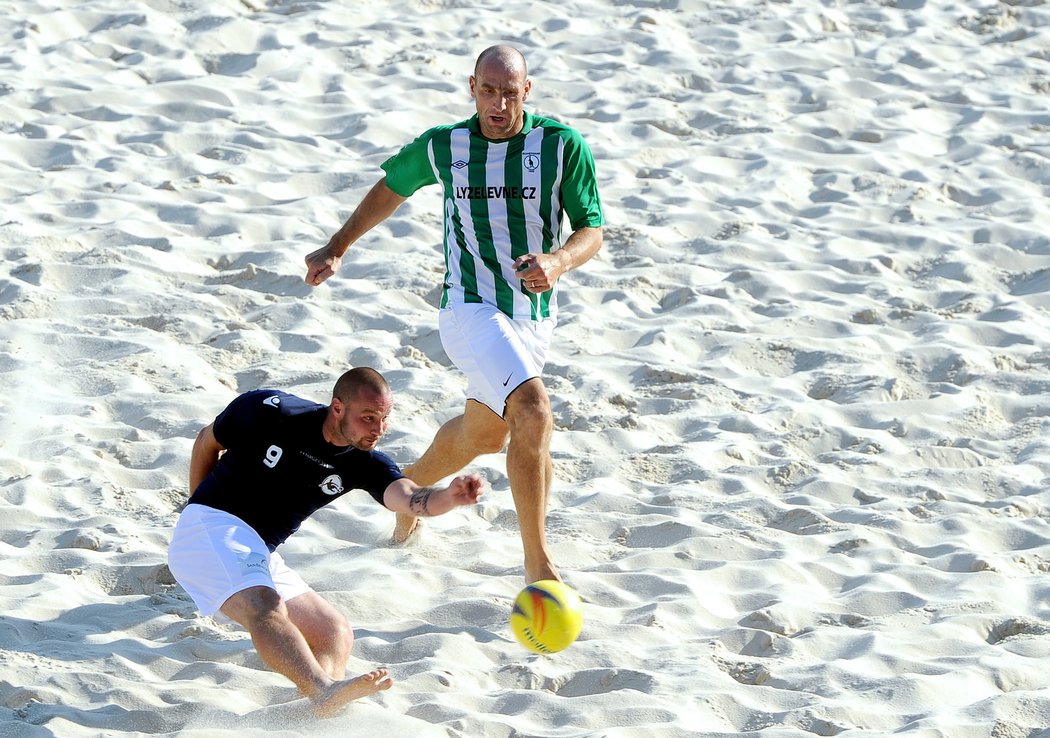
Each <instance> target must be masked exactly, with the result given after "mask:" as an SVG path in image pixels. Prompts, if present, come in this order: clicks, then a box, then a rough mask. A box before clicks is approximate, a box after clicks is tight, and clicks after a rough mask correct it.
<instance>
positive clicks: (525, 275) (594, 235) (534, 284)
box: [514, 226, 602, 294]
mask: <svg viewBox="0 0 1050 738" xmlns="http://www.w3.org/2000/svg"><path fill="white" fill-rule="evenodd" d="M601 247H602V228H601V226H593V227H592V226H586V227H584V228H578V229H577V230H575V231H573V232H572V234H570V236H569V238H568V239H566V241H565V243H564V244H562V247H561V248H560V249H558V250H557V251H555V252H553V253H550V254H525V255H524V256H520V257H518V259H517V260H516V261H515V262H514V269H515V270H516V271H517V276H518V279H520V280H522V281H523V282H524V283H525V288H526V289H527V290H529V292H535V293H537V294H539V293H541V292H546V291H547V290H549V289H551V288H552V287H553V286H554V283H555V282H557V281H558V280H559V279H560V278H561V276H562V275H563V274H565V273H566V272H569V271H572V270H573V269H575V268H576V267H578V266H580V265H582V264H585V263H586V262H587V261H589V260H590V259H591V257H593V256H594V255H595V254H597V253H598V251H599V250H601Z"/></svg>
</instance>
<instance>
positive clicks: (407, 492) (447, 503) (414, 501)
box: [383, 474, 484, 517]
mask: <svg viewBox="0 0 1050 738" xmlns="http://www.w3.org/2000/svg"><path fill="white" fill-rule="evenodd" d="M483 487H484V484H483V483H482V481H481V477H480V476H479V475H477V474H464V475H462V476H459V477H456V478H455V479H453V480H452V482H451V483H450V484H449V485H448V486H447V487H440V488H439V487H420V486H419V485H418V484H416V483H415V482H413V481H412V480H410V479H409V478H408V477H402V478H401V479H398V480H397V481H395V482H392V483H391V484H390V486H388V487H387V488H386V491H385V492H384V493H383V505H384V506H386V507H387V508H388V509H390V510H393V511H394V512H400V513H408V514H409V515H415V516H416V517H433V516H435V515H444V514H445V513H447V512H448V511H449V510H452V509H454V508H457V507H460V506H462V505H473V504H474V503H476V502H477V501H478V500H479V499H481V495H482V493H483Z"/></svg>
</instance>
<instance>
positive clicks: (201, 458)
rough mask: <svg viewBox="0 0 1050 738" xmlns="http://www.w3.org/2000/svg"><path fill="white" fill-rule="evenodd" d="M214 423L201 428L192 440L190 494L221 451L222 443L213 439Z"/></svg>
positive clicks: (212, 466) (206, 474)
mask: <svg viewBox="0 0 1050 738" xmlns="http://www.w3.org/2000/svg"><path fill="white" fill-rule="evenodd" d="M214 425H215V424H214V423H209V424H208V425H206V426H204V427H203V428H201V431H200V433H198V434H197V438H196V440H195V441H194V442H193V451H191V452H190V494H191V495H192V494H193V493H194V491H195V490H196V489H197V487H199V486H200V483H201V482H203V481H204V480H205V479H206V478H207V476H208V475H209V474H211V470H212V469H214V468H215V464H216V463H217V462H218V461H219V454H221V453H222V452H223V450H224V449H223V447H222V445H221V444H220V443H219V442H218V441H217V440H216V439H215V431H214Z"/></svg>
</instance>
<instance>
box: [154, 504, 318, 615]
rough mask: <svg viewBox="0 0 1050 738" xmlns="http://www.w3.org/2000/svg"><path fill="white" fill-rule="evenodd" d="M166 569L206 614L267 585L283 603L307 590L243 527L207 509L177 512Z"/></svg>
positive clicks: (231, 517) (234, 519)
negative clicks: (245, 592)
mask: <svg viewBox="0 0 1050 738" xmlns="http://www.w3.org/2000/svg"><path fill="white" fill-rule="evenodd" d="M168 568H169V569H171V573H172V575H173V576H174V577H175V581H177V582H178V583H179V584H181V585H182V588H183V589H185V590H186V592H187V593H188V594H189V596H190V597H192V598H193V602H194V603H195V604H196V605H197V609H198V610H200V611H201V614H202V615H208V616H211V615H215V613H217V612H218V611H219V608H220V607H222V606H223V603H225V602H226V600H228V599H229V598H230V597H231V596H232V595H234V594H236V593H238V592H240V591H241V590H244V589H247V588H248V587H260V586H261V587H269V588H270V589H273V590H276V591H277V594H279V595H280V596H281V598H282V599H284V600H285V601H287V600H290V599H292V598H293V597H297V596H298V595H301V594H304V593H306V592H309V591H311V589H310V586H309V585H308V584H307V583H306V582H304V581H303V578H302V577H300V576H299V575H298V574H296V573H295V572H294V571H292V570H291V569H290V568H288V565H287V564H285V563H284V559H282V558H281V555H280V554H279V553H277V552H276V551H273V552H271V551H270V550H269V549H268V548H267V547H266V544H265V543H263V539H262V538H260V537H259V534H258V533H256V532H255V530H254V529H253V528H251V527H250V526H249V525H248V524H247V523H245V522H244V521H243V520H241V519H240V518H238V517H237V516H236V515H230V514H229V513H227V512H223V511H222V510H216V509H215V508H211V507H207V506H206V505H187V506H186V509H185V510H183V511H182V514H181V515H180V516H179V521H178V522H177V523H176V524H175V530H174V531H173V533H172V535H171V547H170V548H169V549H168Z"/></svg>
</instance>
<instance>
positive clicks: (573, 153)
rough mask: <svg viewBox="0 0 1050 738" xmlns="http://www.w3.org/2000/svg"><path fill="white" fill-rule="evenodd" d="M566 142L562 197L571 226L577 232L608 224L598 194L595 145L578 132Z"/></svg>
mask: <svg viewBox="0 0 1050 738" xmlns="http://www.w3.org/2000/svg"><path fill="white" fill-rule="evenodd" d="M574 133H575V132H574ZM565 143H566V145H565V169H564V172H563V176H562V184H561V198H562V206H563V207H564V208H565V214H566V215H567V216H569V225H570V226H571V227H572V229H573V230H574V231H576V230H579V229H580V228H597V227H599V226H601V225H603V224H604V223H605V217H604V215H603V214H602V201H601V197H599V195H598V175H597V173H596V172H595V168H594V156H593V155H592V154H591V147H590V146H588V145H587V142H586V141H584V140H583V137H582V136H580V135H579V134H578V133H576V134H575V135H573V136H571V137H570V138H569V139H568V140H567V141H566V142H565Z"/></svg>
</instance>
